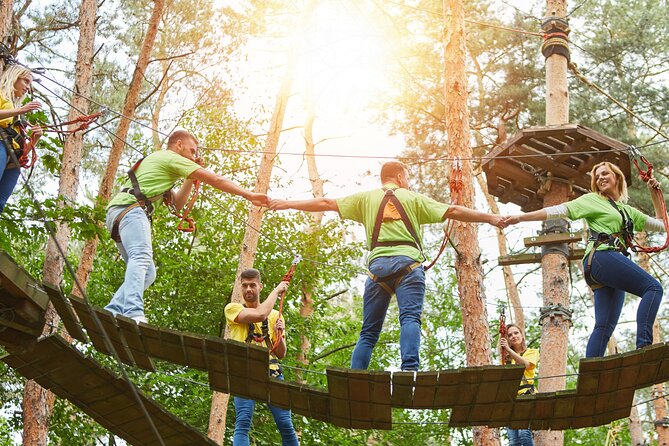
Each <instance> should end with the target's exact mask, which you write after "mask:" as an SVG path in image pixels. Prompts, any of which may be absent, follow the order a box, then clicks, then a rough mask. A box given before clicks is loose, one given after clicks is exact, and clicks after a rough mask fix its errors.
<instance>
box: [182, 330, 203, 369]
mask: <svg viewBox="0 0 669 446" xmlns="http://www.w3.org/2000/svg"><path fill="white" fill-rule="evenodd" d="M182 339H183V345H184V351H185V353H186V362H187V364H188V367H192V368H194V369H198V370H207V355H206V354H205V338H204V336H201V335H197V334H194V333H183V334H182Z"/></svg>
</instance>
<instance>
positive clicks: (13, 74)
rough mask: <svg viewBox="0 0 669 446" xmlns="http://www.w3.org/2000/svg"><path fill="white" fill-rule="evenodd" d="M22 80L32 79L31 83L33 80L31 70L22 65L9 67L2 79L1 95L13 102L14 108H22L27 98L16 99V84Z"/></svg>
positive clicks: (0, 81) (0, 83) (0, 82)
mask: <svg viewBox="0 0 669 446" xmlns="http://www.w3.org/2000/svg"><path fill="white" fill-rule="evenodd" d="M21 78H23V79H30V81H32V80H33V75H32V73H31V72H30V70H29V69H27V68H25V67H22V66H21V65H10V66H8V67H7V69H6V70H5V71H4V72H3V73H2V76H1V77H0V95H2V97H4V98H5V99H8V100H10V101H12V103H13V104H14V108H17V107H20V106H21V101H22V100H23V98H24V96H25V95H24V96H21V97H20V98H17V97H14V84H15V83H16V81H17V80H18V79H21Z"/></svg>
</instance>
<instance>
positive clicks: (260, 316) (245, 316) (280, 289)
mask: <svg viewBox="0 0 669 446" xmlns="http://www.w3.org/2000/svg"><path fill="white" fill-rule="evenodd" d="M287 289H288V282H281V283H279V284H278V285H277V286H276V288H274V290H273V291H272V292H271V293H269V296H267V299H265V301H264V302H262V303H261V304H258V306H257V307H255V308H244V309H243V310H242V311H240V312H239V314H238V315H237V317H236V318H235V322H237V323H238V324H249V323H255V322H262V321H264V320H265V319H267V317H268V316H269V314H270V313H271V312H272V308H274V304H275V303H276V299H277V298H278V297H279V296H281V294H283V293H285V292H286V290H287Z"/></svg>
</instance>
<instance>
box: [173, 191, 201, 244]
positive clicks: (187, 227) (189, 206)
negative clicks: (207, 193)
mask: <svg viewBox="0 0 669 446" xmlns="http://www.w3.org/2000/svg"><path fill="white" fill-rule="evenodd" d="M199 195H200V181H199V180H195V181H194V182H193V190H192V192H191V195H190V199H189V200H188V203H186V205H185V206H184V208H183V212H182V213H181V214H180V213H179V211H177V210H176V209H173V210H172V214H174V215H175V216H176V217H177V218H180V219H181V221H180V222H179V224H178V225H177V229H178V230H179V231H182V232H195V229H196V226H195V220H194V219H193V218H192V217H189V216H188V214H190V211H192V210H193V206H195V202H196V201H197V197H198V196H199ZM184 223H185V224H184Z"/></svg>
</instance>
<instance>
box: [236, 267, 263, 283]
mask: <svg viewBox="0 0 669 446" xmlns="http://www.w3.org/2000/svg"><path fill="white" fill-rule="evenodd" d="M239 278H240V279H258V281H260V271H258V270H257V269H255V268H247V269H245V270H244V271H242V273H241V274H240V275H239Z"/></svg>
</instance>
